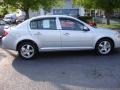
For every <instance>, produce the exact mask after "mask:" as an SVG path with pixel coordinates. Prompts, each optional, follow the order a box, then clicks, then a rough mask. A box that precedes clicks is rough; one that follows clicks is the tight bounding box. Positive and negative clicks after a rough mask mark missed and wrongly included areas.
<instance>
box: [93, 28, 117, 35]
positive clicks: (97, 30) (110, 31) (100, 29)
mask: <svg viewBox="0 0 120 90" xmlns="http://www.w3.org/2000/svg"><path fill="white" fill-rule="evenodd" d="M95 31H96V32H99V33H107V34H115V33H117V31H115V30H112V29H107V28H95Z"/></svg>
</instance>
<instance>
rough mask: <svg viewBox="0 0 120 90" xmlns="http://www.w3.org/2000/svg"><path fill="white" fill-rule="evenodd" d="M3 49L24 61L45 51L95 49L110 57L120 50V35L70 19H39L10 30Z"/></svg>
mask: <svg viewBox="0 0 120 90" xmlns="http://www.w3.org/2000/svg"><path fill="white" fill-rule="evenodd" d="M2 46H3V48H5V49H11V50H16V51H18V52H19V55H20V56H21V57H22V58H24V59H31V58H33V57H35V56H36V55H37V54H38V52H43V51H65V50H95V51H96V53H98V54H101V55H106V54H109V53H110V52H111V51H112V50H113V49H114V48H120V32H117V31H112V30H109V29H104V28H94V27H91V26H90V25H88V24H86V23H84V22H82V21H80V20H78V19H76V18H73V17H70V16H64V15H50V16H38V17H34V18H31V19H29V20H26V21H24V22H23V23H21V24H19V25H18V26H16V27H15V28H13V29H11V30H9V29H8V30H6V31H5V32H4V37H3V39H2Z"/></svg>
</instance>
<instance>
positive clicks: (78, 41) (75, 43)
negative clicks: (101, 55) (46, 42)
mask: <svg viewBox="0 0 120 90" xmlns="http://www.w3.org/2000/svg"><path fill="white" fill-rule="evenodd" d="M59 21H60V24H61V41H62V48H66V49H88V48H93V43H92V40H93V34H92V31H90V30H89V31H84V30H83V28H84V24H82V23H81V22H79V21H77V20H75V19H72V18H59Z"/></svg>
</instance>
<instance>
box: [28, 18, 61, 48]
mask: <svg viewBox="0 0 120 90" xmlns="http://www.w3.org/2000/svg"><path fill="white" fill-rule="evenodd" d="M30 28H31V32H32V35H33V36H34V37H36V38H37V39H38V41H39V43H40V49H41V50H42V49H43V50H49V49H50V50H51V49H60V48H61V39H60V30H58V29H57V25H56V18H42V19H36V20H33V21H31V23H30Z"/></svg>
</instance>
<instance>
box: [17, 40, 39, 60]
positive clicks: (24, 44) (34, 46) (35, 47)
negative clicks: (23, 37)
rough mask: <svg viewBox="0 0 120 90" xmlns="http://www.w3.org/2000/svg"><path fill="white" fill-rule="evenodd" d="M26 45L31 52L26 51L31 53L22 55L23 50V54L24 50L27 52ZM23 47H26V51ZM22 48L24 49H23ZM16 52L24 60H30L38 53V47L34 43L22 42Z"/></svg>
mask: <svg viewBox="0 0 120 90" xmlns="http://www.w3.org/2000/svg"><path fill="white" fill-rule="evenodd" d="M28 46H29V51H30V49H31V52H29V51H28V52H29V53H30V54H31V56H28V57H27V56H25V55H23V52H24V54H25V52H27V48H28ZM23 47H24V48H23ZM25 47H26V51H25ZM22 49H24V51H23V50H22ZM32 50H33V51H32ZM18 53H19V56H20V57H21V58H23V59H25V60H30V59H33V58H35V56H36V55H37V54H38V48H37V46H36V44H34V43H32V42H22V43H20V44H19V45H18ZM26 55H27V53H26Z"/></svg>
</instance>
